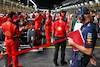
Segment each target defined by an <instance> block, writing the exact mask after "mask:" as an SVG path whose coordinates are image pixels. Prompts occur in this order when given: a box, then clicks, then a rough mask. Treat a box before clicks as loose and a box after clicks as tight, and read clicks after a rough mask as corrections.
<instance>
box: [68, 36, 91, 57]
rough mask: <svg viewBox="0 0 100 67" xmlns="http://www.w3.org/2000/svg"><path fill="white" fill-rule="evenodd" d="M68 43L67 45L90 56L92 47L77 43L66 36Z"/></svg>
mask: <svg viewBox="0 0 100 67" xmlns="http://www.w3.org/2000/svg"><path fill="white" fill-rule="evenodd" d="M68 43H69V45H72V46H74V47H76V48H77V49H78V50H80V51H81V52H83V53H85V54H86V55H89V56H90V55H91V54H92V50H93V48H85V47H84V46H81V45H78V44H76V43H75V42H74V41H73V39H71V38H68Z"/></svg>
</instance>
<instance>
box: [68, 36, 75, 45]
mask: <svg viewBox="0 0 100 67" xmlns="http://www.w3.org/2000/svg"><path fill="white" fill-rule="evenodd" d="M74 44H75V42H74V41H73V39H71V38H69V37H68V45H74Z"/></svg>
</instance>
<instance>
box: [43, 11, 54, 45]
mask: <svg viewBox="0 0 100 67" xmlns="http://www.w3.org/2000/svg"><path fill="white" fill-rule="evenodd" d="M50 13H51V10H47V17H46V22H45V25H44V27H45V34H46V39H47V43H50V29H51V21H52V16H51V15H50Z"/></svg>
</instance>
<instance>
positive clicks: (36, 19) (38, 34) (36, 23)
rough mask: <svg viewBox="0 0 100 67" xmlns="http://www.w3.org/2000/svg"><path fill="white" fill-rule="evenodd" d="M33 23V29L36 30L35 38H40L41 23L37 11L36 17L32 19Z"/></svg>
mask: <svg viewBox="0 0 100 67" xmlns="http://www.w3.org/2000/svg"><path fill="white" fill-rule="evenodd" d="M34 21H35V29H36V30H37V38H40V29H41V24H40V23H41V22H42V16H41V14H40V13H39V11H37V12H36V17H35V18H34Z"/></svg>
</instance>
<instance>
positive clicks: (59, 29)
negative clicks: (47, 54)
mask: <svg viewBox="0 0 100 67" xmlns="http://www.w3.org/2000/svg"><path fill="white" fill-rule="evenodd" d="M68 28H69V27H68V25H67V22H65V21H64V18H60V19H59V20H57V21H55V22H54V24H53V30H54V31H55V36H56V37H65V36H66V31H68Z"/></svg>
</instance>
